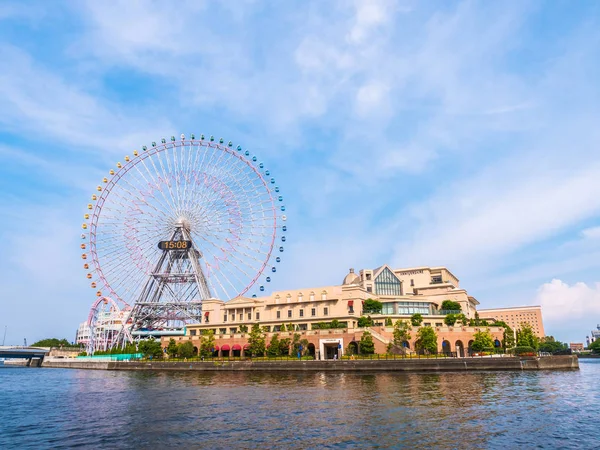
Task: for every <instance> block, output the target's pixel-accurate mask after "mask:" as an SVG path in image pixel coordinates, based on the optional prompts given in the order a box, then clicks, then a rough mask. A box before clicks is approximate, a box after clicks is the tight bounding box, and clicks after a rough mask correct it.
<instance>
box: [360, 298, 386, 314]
mask: <svg viewBox="0 0 600 450" xmlns="http://www.w3.org/2000/svg"><path fill="white" fill-rule="evenodd" d="M382 309H383V303H381V302H380V301H378V300H373V299H372V298H368V299H366V300H365V301H364V303H363V314H381V310H382Z"/></svg>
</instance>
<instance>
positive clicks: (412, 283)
mask: <svg viewBox="0 0 600 450" xmlns="http://www.w3.org/2000/svg"><path fill="white" fill-rule="evenodd" d="M410 285H411V286H414V285H415V280H413V279H412V278H411V280H410Z"/></svg>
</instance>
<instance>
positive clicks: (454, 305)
mask: <svg viewBox="0 0 600 450" xmlns="http://www.w3.org/2000/svg"><path fill="white" fill-rule="evenodd" d="M442 309H443V310H444V311H460V310H461V308H460V303H458V302H455V301H453V300H444V301H443V302H442Z"/></svg>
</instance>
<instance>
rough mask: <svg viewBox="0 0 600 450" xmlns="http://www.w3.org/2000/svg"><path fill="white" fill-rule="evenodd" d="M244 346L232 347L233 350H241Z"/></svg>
mask: <svg viewBox="0 0 600 450" xmlns="http://www.w3.org/2000/svg"><path fill="white" fill-rule="evenodd" d="M241 349H242V346H241V345H240V344H233V347H231V350H241Z"/></svg>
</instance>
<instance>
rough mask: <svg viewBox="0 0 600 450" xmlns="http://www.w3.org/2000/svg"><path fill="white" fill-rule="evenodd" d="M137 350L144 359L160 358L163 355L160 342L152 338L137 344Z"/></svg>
mask: <svg viewBox="0 0 600 450" xmlns="http://www.w3.org/2000/svg"><path fill="white" fill-rule="evenodd" d="M190 344H191V342H190ZM138 350H139V351H140V352H141V353H142V354H143V355H144V357H145V358H150V357H152V358H162V355H163V349H162V347H161V346H160V342H159V341H157V340H155V339H154V338H150V339H146V340H143V341H140V343H139V344H138Z"/></svg>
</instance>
